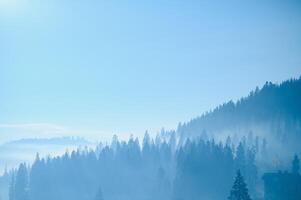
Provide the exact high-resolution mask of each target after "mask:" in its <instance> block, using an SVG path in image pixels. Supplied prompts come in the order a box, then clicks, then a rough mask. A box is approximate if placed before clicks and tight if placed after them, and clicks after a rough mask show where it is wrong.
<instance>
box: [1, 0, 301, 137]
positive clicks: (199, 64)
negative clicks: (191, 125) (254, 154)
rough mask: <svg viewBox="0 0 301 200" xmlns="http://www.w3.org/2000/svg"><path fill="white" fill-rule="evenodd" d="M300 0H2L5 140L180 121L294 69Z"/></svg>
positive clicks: (298, 61) (300, 64)
mask: <svg viewBox="0 0 301 200" xmlns="http://www.w3.org/2000/svg"><path fill="white" fill-rule="evenodd" d="M300 36H301V3H300V1H298V0H285V1H278V0H273V1H265V0H263V1H256V0H250V1H247V0H246V1H231V0H230V1H214V0H208V1H202V0H151V1H150V0H143V1H142V0H128V1H116V0H0V91H1V92H0V99H1V101H0V102H1V103H0V113H1V114H0V141H1V140H7V139H15V138H17V137H33V136H34V137H46V136H47V137H48V136H49V137H50V136H54V135H83V136H87V137H88V138H97V139H98V138H104V137H111V135H112V134H118V135H120V136H121V137H126V136H128V135H129V134H134V135H142V134H143V133H144V131H145V130H146V129H148V130H151V131H152V132H156V131H158V130H160V129H161V127H166V128H176V126H177V124H178V122H180V121H187V120H189V119H191V118H193V117H195V116H197V115H200V114H201V113H203V112H204V111H207V110H209V109H212V108H214V107H215V106H216V105H218V104H220V103H223V102H225V101H228V100H231V99H233V100H236V99H238V98H240V97H241V96H245V95H247V94H248V93H249V91H250V90H252V89H254V88H255V87H256V86H261V85H263V84H264V83H265V81H273V82H280V81H283V80H285V79H288V78H291V77H299V76H300V75H301V37H300Z"/></svg>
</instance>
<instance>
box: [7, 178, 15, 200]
mask: <svg viewBox="0 0 301 200" xmlns="http://www.w3.org/2000/svg"><path fill="white" fill-rule="evenodd" d="M8 199H9V200H15V174H14V173H13V174H12V177H11V181H10V184H9V192H8Z"/></svg>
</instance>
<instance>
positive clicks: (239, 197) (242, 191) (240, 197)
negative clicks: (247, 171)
mask: <svg viewBox="0 0 301 200" xmlns="http://www.w3.org/2000/svg"><path fill="white" fill-rule="evenodd" d="M228 200H251V198H250V196H249V193H248V188H247V184H246V183H245V181H244V178H243V177H242V175H241V173H240V171H239V170H238V171H237V175H236V178H235V182H234V185H233V187H232V190H231V193H230V196H229V197H228Z"/></svg>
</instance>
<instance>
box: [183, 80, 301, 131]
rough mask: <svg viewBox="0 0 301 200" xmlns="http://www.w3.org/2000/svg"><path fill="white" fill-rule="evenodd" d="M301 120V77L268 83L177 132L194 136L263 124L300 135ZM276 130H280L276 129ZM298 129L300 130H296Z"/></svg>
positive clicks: (188, 123)
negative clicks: (278, 82)
mask: <svg viewBox="0 0 301 200" xmlns="http://www.w3.org/2000/svg"><path fill="white" fill-rule="evenodd" d="M300 121H301V77H300V78H299V79H291V80H287V81H284V82H282V83H281V84H274V83H271V82H266V84H265V85H264V86H263V87H262V88H261V89H259V88H256V89H255V90H254V91H252V92H251V93H250V94H249V95H248V96H247V97H245V98H241V99H240V100H239V101H237V102H235V103H234V102H233V101H230V102H227V103H225V104H223V105H220V106H218V107H216V108H215V109H214V110H212V111H210V112H207V113H205V114H203V115H202V116H200V117H197V118H195V119H192V120H191V121H189V122H187V123H184V124H180V125H179V127H178V132H179V133H182V134H183V135H188V136H195V135H199V134H201V133H202V132H203V131H204V130H205V131H209V132H216V131H222V130H225V129H233V128H236V129H237V128H243V127H252V126H258V125H263V124H269V126H270V127H271V126H273V124H274V125H276V124H277V126H278V128H279V126H284V127H282V129H285V130H286V131H288V130H290V131H294V132H298V130H299V129H300ZM276 129H277V128H276ZM297 129H298V130H297Z"/></svg>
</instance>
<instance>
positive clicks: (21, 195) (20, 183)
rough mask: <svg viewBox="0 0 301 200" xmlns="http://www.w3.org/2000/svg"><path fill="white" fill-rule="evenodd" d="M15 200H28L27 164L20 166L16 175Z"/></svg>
mask: <svg viewBox="0 0 301 200" xmlns="http://www.w3.org/2000/svg"><path fill="white" fill-rule="evenodd" d="M15 200H28V171H27V167H26V165H25V164H21V165H20V166H19V169H18V172H17V175H16V180H15Z"/></svg>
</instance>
